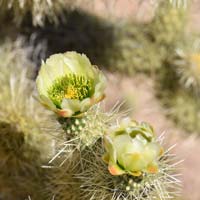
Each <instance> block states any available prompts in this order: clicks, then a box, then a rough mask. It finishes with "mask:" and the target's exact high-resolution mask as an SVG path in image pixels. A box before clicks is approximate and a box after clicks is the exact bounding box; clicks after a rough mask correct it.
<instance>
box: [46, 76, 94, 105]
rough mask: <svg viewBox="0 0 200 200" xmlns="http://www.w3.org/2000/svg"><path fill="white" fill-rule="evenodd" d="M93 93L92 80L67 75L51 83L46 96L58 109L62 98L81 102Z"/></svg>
mask: <svg viewBox="0 0 200 200" xmlns="http://www.w3.org/2000/svg"><path fill="white" fill-rule="evenodd" d="M93 92H94V88H93V80H91V79H87V78H86V77H85V76H79V75H76V74H68V75H65V76H63V77H61V78H58V79H56V80H55V81H54V82H53V84H52V86H51V88H50V89H49V90H48V95H49V98H50V99H51V100H52V101H53V103H54V104H55V105H56V106H57V107H58V108H60V105H61V103H62V100H63V99H64V98H67V99H78V100H83V99H85V98H87V97H91V96H92V94H93Z"/></svg>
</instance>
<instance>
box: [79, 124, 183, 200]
mask: <svg viewBox="0 0 200 200" xmlns="http://www.w3.org/2000/svg"><path fill="white" fill-rule="evenodd" d="M132 128H133V129H134V131H135V132H134V133H135V134H136V133H137V131H138V133H139V131H142V132H143V131H144V132H143V133H144V134H150V132H149V130H150V129H148V128H147V127H146V128H147V129H146V130H145V129H143V128H144V127H143V128H142V126H140V125H139V124H138V125H135V126H132ZM127 130H128V129H127ZM130 131H131V130H130ZM151 131H152V129H151ZM122 132H123V131H122V129H120V131H119V135H118V136H120V137H121V135H120V134H123V133H122ZM142 132H141V133H142ZM116 133H117V132H116ZM129 133H130V134H131V132H129ZM117 134H118V133H117ZM118 136H117V137H118ZM161 138H162V137H161ZM161 138H158V139H157V142H158V143H159V142H161V141H162V139H163V138H162V139H161ZM123 142H125V143H126V141H125V140H122V143H123ZM128 148H130V145H127V149H126V150H127V151H128ZM110 149H111V148H110ZM143 150H144V149H143ZM106 151H107V150H106ZM84 153H85V154H84ZM103 153H104V148H102V145H101V143H99V144H98V145H97V144H96V146H95V147H94V149H92V150H88V151H85V152H83V154H82V163H83V170H82V172H81V173H80V174H78V175H77V177H79V178H80V180H81V190H82V192H81V199H83V200H85V199H90V200H91V199H97V200H100V199H101V200H104V199H112V200H115V199H118V200H119V199H120V200H124V199H128V200H129V199H130V200H135V199H139V200H143V199H168V198H172V197H173V196H176V192H177V191H178V190H179V189H178V188H179V186H180V181H179V180H178V179H177V176H178V175H176V172H175V168H176V165H178V163H179V162H177V163H172V160H173V159H174V158H173V157H172V156H171V154H170V153H169V151H168V150H167V151H165V152H163V153H162V154H160V156H159V158H158V160H157V167H158V171H152V172H151V173H149V172H147V171H146V172H145V171H143V172H141V173H137V174H136V173H124V170H125V168H124V166H123V165H121V163H119V162H118V167H117V170H114V168H113V170H112V172H114V171H115V172H120V173H114V174H113V173H112V174H111V173H109V171H108V168H107V164H106V163H105V162H104V161H103V159H102V155H103ZM116 155H117V156H118V153H117V154H116ZM104 160H105V157H104ZM141 162H142V160H141ZM132 164H134V163H132ZM141 166H142V165H141ZM174 187H175V191H173V190H174ZM177 194H178V192H177Z"/></svg>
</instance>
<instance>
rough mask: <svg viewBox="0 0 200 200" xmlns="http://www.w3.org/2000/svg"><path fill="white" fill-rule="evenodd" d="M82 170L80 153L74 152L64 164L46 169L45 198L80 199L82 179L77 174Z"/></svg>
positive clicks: (57, 199)
mask: <svg viewBox="0 0 200 200" xmlns="http://www.w3.org/2000/svg"><path fill="white" fill-rule="evenodd" d="M80 171H81V164H80V153H79V152H74V153H73V157H71V159H68V160H67V162H65V163H64V164H63V165H62V166H60V167H58V166H55V165H54V166H52V167H50V168H48V169H47V170H46V171H45V174H46V181H45V186H44V188H43V194H44V195H45V199H55V200H79V199H80V181H79V179H78V178H77V177H76V176H75V175H76V174H78V173H79V172H80Z"/></svg>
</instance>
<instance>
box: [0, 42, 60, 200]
mask: <svg viewBox="0 0 200 200" xmlns="http://www.w3.org/2000/svg"><path fill="white" fill-rule="evenodd" d="M20 45H21V44H20V41H16V42H14V43H13V42H11V41H7V42H5V43H4V44H3V45H2V46H1V49H0V59H1V60H3V61H4V62H1V64H0V69H1V74H0V90H1V94H0V141H1V142H0V143H1V145H0V152H1V153H0V162H1V165H0V171H1V172H2V173H1V176H0V181H1V182H0V185H1V187H0V188H1V189H0V198H3V199H5V200H7V199H8V200H10V199H16V200H18V199H20V200H21V199H25V198H26V197H27V196H28V195H31V196H32V197H33V198H36V199H42V196H41V195H40V192H39V190H40V189H41V188H42V187H43V169H42V168H41V165H42V164H44V163H46V162H47V161H48V160H49V159H50V158H51V157H52V155H53V153H54V152H53V151H54V150H53V148H52V147H53V145H54V139H53V135H54V133H55V130H56V129H58V130H57V131H58V132H59V124H58V123H57V122H56V120H54V119H53V117H51V113H49V112H47V111H45V110H44V109H43V107H42V106H41V105H40V104H39V102H38V101H36V100H35V99H34V98H33V96H32V95H33V94H34V90H33V89H34V82H33V81H32V80H31V79H29V78H28V77H31V76H33V74H34V70H33V68H31V66H32V64H31V63H30V61H28V59H27V58H26V56H27V51H26V49H23V48H22V47H21V46H20ZM51 118H52V120H50V119H51Z"/></svg>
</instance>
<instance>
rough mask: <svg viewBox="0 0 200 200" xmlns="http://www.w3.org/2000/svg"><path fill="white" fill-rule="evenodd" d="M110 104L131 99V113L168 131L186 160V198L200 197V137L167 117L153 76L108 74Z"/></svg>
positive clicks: (180, 154)
mask: <svg viewBox="0 0 200 200" xmlns="http://www.w3.org/2000/svg"><path fill="white" fill-rule="evenodd" d="M107 76H108V80H109V81H108V88H107V98H106V105H107V107H109V108H110V107H112V106H113V105H114V104H115V103H116V101H124V100H125V101H127V104H128V107H132V108H133V110H132V111H131V113H130V115H132V117H133V118H134V119H136V120H137V121H146V122H149V123H151V124H152V125H153V127H154V128H155V130H156V132H157V133H158V134H160V133H162V132H165V134H166V140H167V141H168V142H169V144H171V145H172V144H175V143H176V144H177V146H176V149H175V151H176V153H177V156H178V158H179V159H180V160H182V159H184V162H183V163H182V164H181V165H180V166H179V167H180V168H181V169H180V171H181V173H182V178H181V179H182V181H183V194H182V198H181V199H184V200H200V192H199V189H200V177H199V175H200V173H199V170H200V159H199V155H200V138H198V137H196V136H195V135H189V134H187V133H185V132H184V131H183V130H181V129H180V128H178V127H176V125H175V124H174V123H173V122H172V121H171V120H169V119H168V118H166V117H165V110H164V109H163V107H162V106H161V105H160V102H159V100H158V99H157V98H156V97H155V91H154V84H153V81H152V79H150V78H148V77H146V76H145V75H137V76H134V77H125V76H120V75H119V74H110V73H108V74H107Z"/></svg>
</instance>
